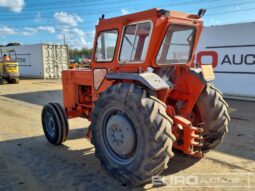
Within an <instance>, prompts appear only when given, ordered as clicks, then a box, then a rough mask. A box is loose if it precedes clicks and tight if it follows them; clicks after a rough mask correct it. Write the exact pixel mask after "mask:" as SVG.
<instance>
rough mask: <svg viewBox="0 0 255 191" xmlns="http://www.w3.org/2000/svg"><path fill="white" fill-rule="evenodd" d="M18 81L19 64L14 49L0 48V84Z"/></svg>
mask: <svg viewBox="0 0 255 191" xmlns="http://www.w3.org/2000/svg"><path fill="white" fill-rule="evenodd" d="M3 83H19V66H18V62H17V55H16V51H15V50H7V49H6V50H4V49H0V84H3Z"/></svg>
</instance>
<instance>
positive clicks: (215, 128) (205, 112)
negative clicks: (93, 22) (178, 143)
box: [196, 84, 230, 152]
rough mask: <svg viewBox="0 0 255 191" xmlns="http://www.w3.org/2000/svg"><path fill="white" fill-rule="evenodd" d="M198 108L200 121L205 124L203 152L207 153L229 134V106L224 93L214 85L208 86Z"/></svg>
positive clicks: (197, 105)
mask: <svg viewBox="0 0 255 191" xmlns="http://www.w3.org/2000/svg"><path fill="white" fill-rule="evenodd" d="M196 107H197V110H198V112H199V118H200V121H201V122H202V123H204V132H203V137H204V143H203V147H202V151H204V152H207V151H209V150H210V149H213V148H215V147H216V146H217V145H218V144H219V143H221V142H222V141H223V138H224V135H225V134H226V133H227V132H228V126H229V122H230V116H229V114H228V108H229V106H228V104H227V103H226V102H225V101H224V99H223V95H222V93H221V92H220V91H219V90H218V89H216V88H215V87H214V86H213V85H212V84H207V85H206V87H205V89H204V90H203V92H202V93H201V95H200V97H199V99H198V101H197V104H196Z"/></svg>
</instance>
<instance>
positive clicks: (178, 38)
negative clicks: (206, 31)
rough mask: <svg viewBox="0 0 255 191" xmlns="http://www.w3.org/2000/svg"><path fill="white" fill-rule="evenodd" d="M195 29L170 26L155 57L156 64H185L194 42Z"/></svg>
mask: <svg viewBox="0 0 255 191" xmlns="http://www.w3.org/2000/svg"><path fill="white" fill-rule="evenodd" d="M195 33H196V30H195V27H192V26H182V25H170V26H169V28H168V30H167V32H166V34H165V37H164V40H163V42H162V44H161V47H160V50H159V52H158V55H157V64H161V65H162V64H186V63H188V62H189V60H190V58H191V55H192V49H193V45H194V40H195Z"/></svg>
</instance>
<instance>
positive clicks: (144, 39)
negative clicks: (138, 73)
mask: <svg viewBox="0 0 255 191" xmlns="http://www.w3.org/2000/svg"><path fill="white" fill-rule="evenodd" d="M150 33H151V23H150V22H144V23H137V24H131V25H128V26H126V27H125V30H124V34H123V39H122V45H121V51H120V57H119V60H120V62H121V63H126V62H128V63H132V62H133V63H134V62H143V61H144V60H145V57H146V53H147V49H148V46H149V41H150Z"/></svg>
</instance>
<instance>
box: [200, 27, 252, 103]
mask: <svg viewBox="0 0 255 191" xmlns="http://www.w3.org/2000/svg"><path fill="white" fill-rule="evenodd" d="M201 51H214V52H216V53H217V56H218V58H217V67H216V68H215V74H216V79H215V84H216V86H217V87H218V88H219V89H220V90H221V91H223V93H224V94H226V95H228V96H238V97H239V98H240V96H241V97H243V98H248V99H250V98H251V99H254V98H255V88H254V85H255V23H241V24H230V25H222V26H211V27H205V28H204V30H203V32H202V36H201V40H200V42H199V46H198V51H197V52H201ZM202 62H204V63H206V62H208V63H211V62H212V57H210V56H206V57H203V59H202Z"/></svg>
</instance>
